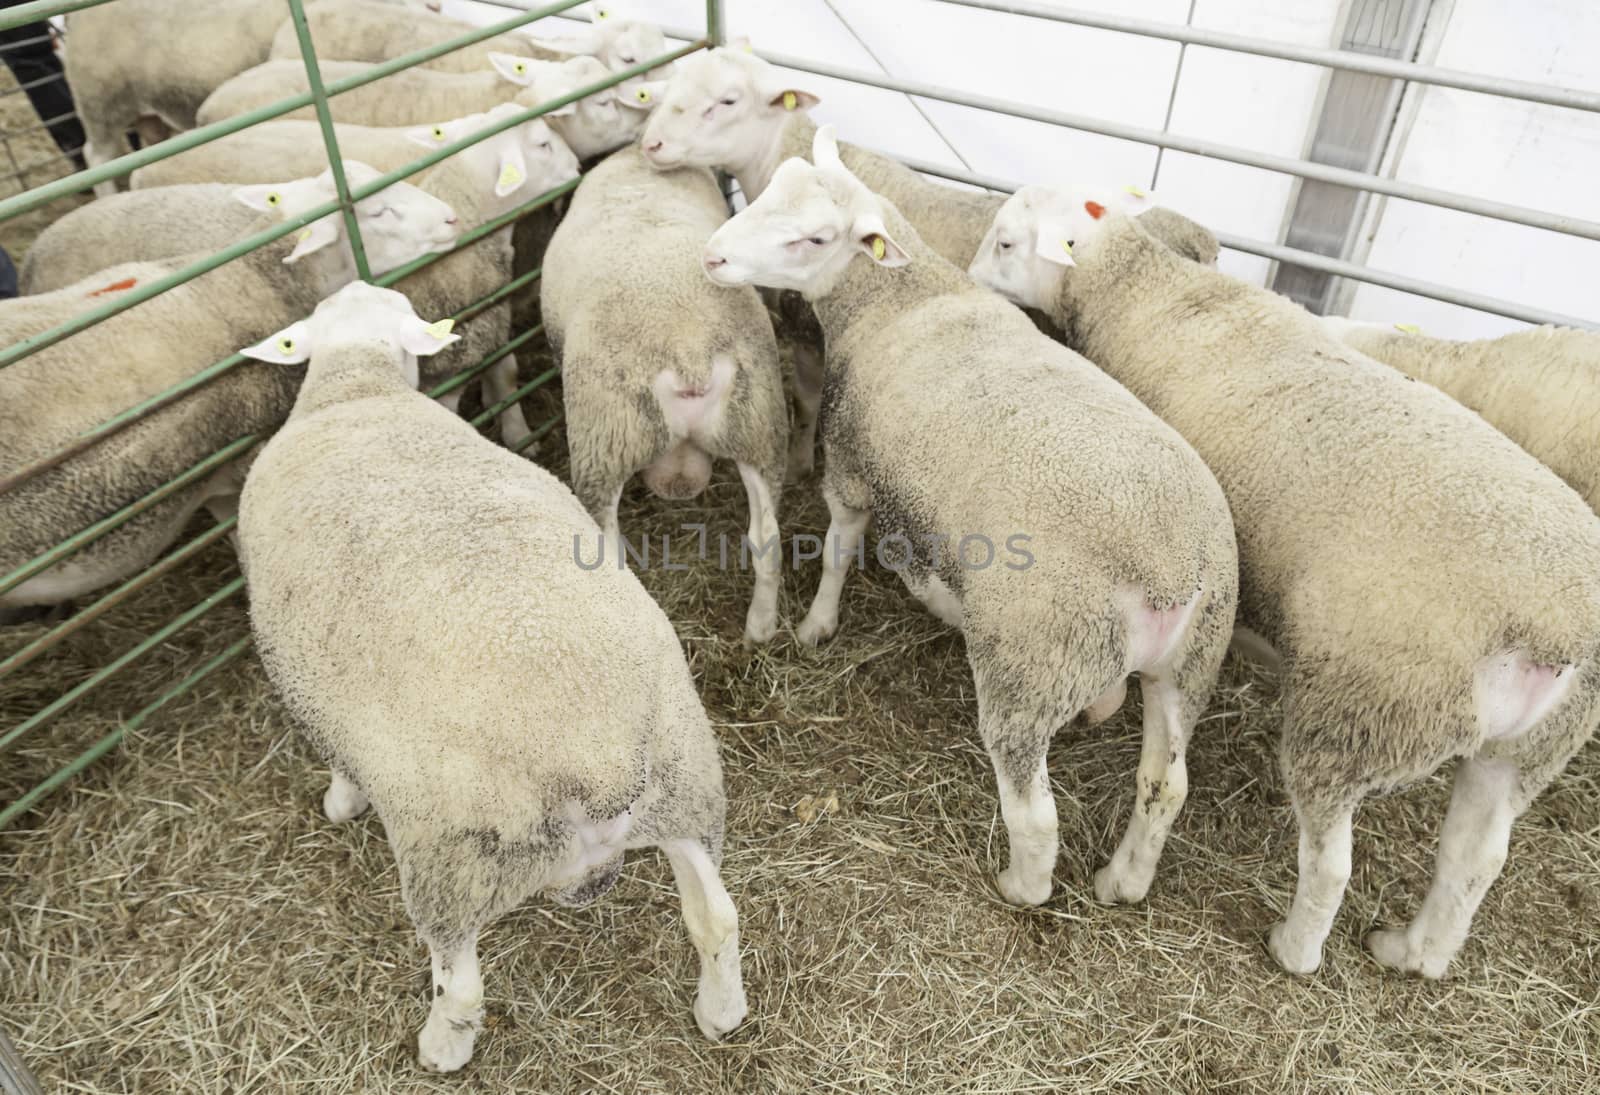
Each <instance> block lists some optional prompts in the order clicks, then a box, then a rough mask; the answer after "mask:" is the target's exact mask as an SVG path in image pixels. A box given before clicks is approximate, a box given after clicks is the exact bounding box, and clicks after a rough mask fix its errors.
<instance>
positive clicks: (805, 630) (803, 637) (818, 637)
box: [794, 613, 839, 646]
mask: <svg viewBox="0 0 1600 1095" xmlns="http://www.w3.org/2000/svg"><path fill="white" fill-rule="evenodd" d="M837 630H839V621H838V620H819V619H817V617H815V616H813V615H811V614H810V613H807V614H806V618H805V619H803V620H801V621H800V626H799V627H797V628H795V630H794V637H795V638H797V639H799V640H800V642H801V643H803V644H804V645H806V646H816V645H817V644H818V643H820V642H822V641H823V640H824V639H831V638H832V637H833V633H834V632H835V631H837Z"/></svg>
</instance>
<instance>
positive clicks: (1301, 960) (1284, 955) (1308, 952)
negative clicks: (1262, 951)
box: [1267, 921, 1322, 977]
mask: <svg viewBox="0 0 1600 1095" xmlns="http://www.w3.org/2000/svg"><path fill="white" fill-rule="evenodd" d="M1288 928H1289V925H1288V924H1286V923H1284V922H1283V921H1279V922H1278V923H1276V924H1274V925H1272V930H1271V931H1270V932H1268V933H1267V953H1268V954H1270V955H1272V960H1273V961H1274V962H1276V963H1278V965H1279V967H1280V968H1282V970H1283V972H1285V973H1292V974H1295V975H1296V976H1300V977H1303V976H1305V975H1307V974H1312V973H1316V972H1317V970H1318V969H1319V968H1321V966H1322V948H1321V947H1320V946H1312V947H1306V946H1303V945H1300V944H1297V943H1295V942H1294V941H1292V940H1291V939H1289V933H1288Z"/></svg>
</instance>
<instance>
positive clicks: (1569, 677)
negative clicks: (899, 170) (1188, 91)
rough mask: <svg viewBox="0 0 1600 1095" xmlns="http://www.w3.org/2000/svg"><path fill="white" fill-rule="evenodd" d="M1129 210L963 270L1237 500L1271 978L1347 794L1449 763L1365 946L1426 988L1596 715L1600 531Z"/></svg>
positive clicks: (1319, 882) (1041, 229)
mask: <svg viewBox="0 0 1600 1095" xmlns="http://www.w3.org/2000/svg"><path fill="white" fill-rule="evenodd" d="M1138 202H1139V199H1138V198H1136V197H1134V196H1130V195H1127V194H1121V193H1117V192H1114V191H1112V192H1103V193H1096V192H1094V191H1092V190H1083V189H1078V188H1071V189H1045V188H1042V187H1029V188H1025V189H1023V190H1021V191H1019V192H1018V193H1017V194H1016V195H1015V196H1014V197H1013V198H1012V199H1011V201H1009V202H1007V203H1006V206H1005V208H1004V209H1002V210H1001V212H1000V215H999V216H998V217H997V218H996V221H995V231H994V232H993V233H992V234H991V235H990V237H989V241H988V242H989V246H988V247H987V248H986V249H985V250H982V251H980V253H979V255H978V258H977V259H976V260H975V261H974V263H973V272H974V273H975V274H976V275H977V277H978V278H979V279H980V280H982V281H984V282H987V283H988V284H990V285H991V286H993V287H994V288H996V289H997V290H999V291H1000V292H1002V293H1005V294H1007V295H1008V296H1010V297H1011V298H1012V299H1014V300H1017V301H1019V302H1020V303H1024V304H1029V305H1032V306H1035V307H1041V308H1045V309H1047V310H1048V311H1049V312H1050V314H1051V315H1052V316H1054V317H1055V318H1056V319H1057V321H1059V322H1060V323H1061V324H1062V326H1063V328H1064V329H1065V330H1066V332H1067V333H1068V336H1069V338H1070V339H1071V341H1072V343H1073V344H1074V345H1075V346H1076V347H1077V348H1078V349H1079V350H1081V351H1082V352H1083V353H1084V354H1086V355H1088V357H1089V358H1090V359H1091V360H1093V361H1095V362H1096V363H1097V364H1099V365H1100V367H1101V368H1103V369H1105V370H1106V371H1107V372H1109V373H1110V374H1111V375H1112V376H1113V377H1115V378H1117V379H1118V380H1120V381H1122V382H1123V383H1124V384H1127V385H1128V386H1129V388H1130V389H1131V390H1132V391H1133V393H1134V394H1135V395H1137V396H1139V397H1140V398H1141V399H1142V400H1144V402H1145V403H1146V404H1147V405H1148V406H1149V407H1150V409H1151V410H1153V411H1155V413H1156V414H1159V415H1161V416H1162V417H1163V418H1165V419H1167V421H1169V422H1170V423H1172V425H1173V426H1174V427H1175V428H1176V429H1177V430H1178V432H1179V433H1181V434H1183V435H1184V436H1185V437H1186V438H1188V440H1189V441H1190V443H1191V444H1193V445H1194V446H1195V448H1196V449H1198V450H1199V452H1200V455H1201V456H1202V457H1204V458H1205V460H1206V462H1207V463H1208V464H1210V466H1211V469H1212V471H1214V472H1215V473H1216V476H1217V478H1218V480H1219V481H1220V482H1221V483H1222V487H1223V490H1224V491H1225V492H1226V493H1227V496H1228V499H1229V501H1230V503H1231V504H1232V506H1233V512H1234V519H1235V524H1236V526H1237V529H1238V533H1239V563H1240V578H1241V584H1242V588H1243V595H1242V597H1241V602H1240V617H1241V621H1240V622H1241V623H1243V624H1245V625H1246V626H1248V627H1250V628H1251V629H1253V630H1254V631H1255V632H1257V633H1259V634H1260V635H1261V636H1262V637H1263V638H1264V639H1265V640H1266V641H1267V642H1268V643H1270V644H1272V646H1273V648H1274V649H1276V650H1277V651H1278V652H1280V653H1281V654H1282V656H1283V661H1284V668H1283V675H1282V682H1283V708H1284V721H1283V736H1282V741H1281V745H1280V762H1281V767H1282V772H1283V778H1284V782H1285V785H1286V788H1287V790H1288V793H1289V797H1290V799H1291V801H1292V803H1293V805H1294V811H1295V817H1296V819H1297V820H1298V822H1299V829H1300V844H1299V867H1300V875H1299V882H1298V886H1297V890H1296V893H1295V897H1294V902H1293V905H1292V906H1291V908H1290V909H1289V913H1288V917H1287V918H1286V919H1285V920H1284V921H1282V922H1280V923H1279V924H1277V925H1275V926H1274V927H1273V929H1272V931H1271V933H1270V935H1269V937H1268V944H1269V949H1270V951H1271V954H1272V957H1273V958H1274V959H1275V960H1276V961H1277V963H1278V964H1279V965H1280V966H1282V967H1283V968H1284V969H1285V970H1288V971H1290V972H1292V973H1299V974H1306V973H1311V972H1313V971H1314V970H1316V969H1317V968H1318V966H1319V965H1320V963H1321V961H1322V946H1323V942H1324V940H1325V939H1326V937H1327V934H1328V931H1329V928H1330V927H1331V925H1332V923H1333V918H1334V916H1335V914H1336V913H1337V911H1338V908H1339V905H1340V903H1341V902H1342V900H1343V896H1344V889H1345V885H1346V883H1347V882H1348V880H1349V875H1350V855H1351V815H1352V813H1353V811H1354V809H1355V807H1356V806H1357V804H1358V803H1359V801H1360V800H1361V799H1362V798H1363V797H1364V796H1365V795H1366V794H1368V793H1371V792H1375V791H1390V790H1394V789H1397V788H1400V787H1403V786H1405V785H1407V784H1410V783H1412V782H1414V781H1416V780H1418V779H1420V778H1423V777H1425V776H1427V775H1429V774H1430V773H1432V772H1433V771H1435V770H1436V769H1438V768H1439V767H1440V766H1441V765H1443V764H1444V763H1445V762H1446V761H1448V760H1450V759H1452V758H1460V762H1459V764H1458V765H1457V768H1456V774H1455V784H1454V789H1453V792H1452V796H1451V801H1450V807H1449V810H1448V811H1447V812H1446V814H1445V818H1444V824H1443V830H1442V833H1441V836H1440V844H1439V855H1438V861H1437V865H1436V870H1435V875H1434V880H1433V886H1432V889H1431V890H1430V891H1429V893H1428V896H1427V898H1426V899H1425V900H1424V901H1423V904H1422V907H1421V909H1420V910H1419V911H1418V913H1417V915H1416V917H1415V918H1414V919H1413V920H1412V921H1411V923H1410V924H1409V926H1407V927H1406V928H1404V929H1398V930H1396V929H1390V930H1383V931H1377V932H1374V933H1372V934H1370V935H1369V936H1368V937H1367V939H1366V947H1367V950H1368V951H1369V952H1370V953H1371V954H1372V956H1373V957H1374V958H1375V959H1376V960H1377V961H1378V962H1379V963H1381V964H1382V965H1384V966H1387V967H1390V968H1393V969H1397V970H1404V971H1409V972H1416V973H1420V974H1422V975H1423V976H1425V977H1430V978H1438V977H1442V976H1444V974H1445V972H1446V970H1447V968H1448V966H1449V964H1450V962H1451V960H1452V958H1453V957H1454V956H1455V954H1456V953H1457V951H1459V949H1460V948H1461V946H1462V944H1463V943H1464V942H1465V940H1466V938H1467V934H1468V931H1469V929H1470V926H1471V921H1472V916H1473V913H1474V912H1475V911H1476V910H1477V907H1478V904H1479V902H1480V901H1481V900H1482V898H1483V896H1484V893H1485V891H1486V890H1487V889H1488V888H1489V886H1490V884H1491V883H1493V881H1494V879H1495V878H1496V877H1497V876H1498V875H1499V873H1500V870H1501V867H1502V866H1503V865H1504V862H1505V857H1506V845H1507V840H1508V838H1509V835H1510V832H1511V824H1512V821H1513V819H1514V818H1515V817H1516V816H1517V815H1518V814H1519V813H1521V812H1522V810H1523V809H1524V808H1526V806H1527V805H1528V803H1529V802H1531V801H1532V799H1533V798H1534V796H1536V795H1537V794H1538V793H1539V791H1540V790H1542V789H1543V788H1544V787H1545V785H1546V784H1548V783H1549V782H1550V781H1551V780H1552V779H1553V778H1554V777H1555V776H1556V775H1557V774H1558V773H1559V772H1560V771H1561V769H1562V767H1563V766H1564V765H1565V764H1566V762H1567V760H1568V759H1569V758H1570V757H1571V756H1572V755H1573V753H1574V752H1576V751H1577V749H1578V748H1579V747H1580V746H1581V745H1582V743H1583V742H1584V741H1585V740H1586V739H1587V738H1588V737H1589V736H1590V734H1591V733H1592V732H1593V730H1594V726H1595V723H1596V721H1597V720H1600V663H1597V661H1596V658H1595V654H1596V650H1597V646H1600V522H1597V521H1596V520H1595V515H1594V513H1593V512H1592V511H1591V510H1590V509H1589V507H1588V506H1587V505H1585V504H1584V502H1583V499H1582V498H1580V497H1579V496H1578V495H1577V493H1576V492H1574V491H1573V490H1572V489H1571V488H1570V487H1568V486H1567V485H1566V484H1565V483H1563V482H1561V480H1560V479H1558V478H1557V477H1556V476H1555V475H1554V474H1552V473H1551V472H1550V471H1549V470H1548V469H1546V468H1544V467H1543V466H1542V465H1540V464H1539V462H1538V461H1536V460H1534V459H1533V458H1532V457H1530V456H1529V455H1528V454H1527V453H1525V452H1523V451H1522V450H1521V449H1519V448H1517V446H1516V445H1514V444H1513V443H1512V442H1511V441H1510V440H1508V439H1507V438H1506V437H1505V436H1503V435H1502V434H1500V433H1499V432H1498V431H1497V430H1495V429H1494V428H1493V427H1491V426H1490V425H1489V424H1488V423H1486V422H1484V421H1483V419H1481V418H1479V417H1478V416H1477V415H1476V414H1473V413H1472V412H1471V411H1469V410H1467V409H1466V408H1464V407H1462V406H1461V405H1460V404H1458V403H1456V402H1455V401H1454V400H1452V399H1450V398H1449V397H1448V396H1446V395H1444V394H1443V393H1442V392H1440V391H1438V390H1437V389H1435V388H1432V387H1429V386H1428V385H1426V384H1418V383H1416V382H1415V381H1412V380H1410V379H1408V378H1406V377H1404V376H1402V375H1401V374H1400V373H1398V372H1396V371H1395V370H1393V369H1390V368H1388V367H1387V366H1384V365H1381V364H1379V363H1378V362H1375V361H1373V360H1372V359H1371V358H1368V357H1366V356H1364V355H1362V354H1360V353H1357V352H1356V351H1354V350H1352V349H1351V348H1350V347H1348V346H1345V345H1343V344H1342V343H1340V342H1338V341H1337V340H1335V339H1334V338H1333V337H1331V336H1330V335H1329V334H1328V333H1327V331H1326V330H1325V329H1324V328H1323V327H1322V325H1321V324H1320V323H1319V322H1318V321H1317V320H1316V319H1314V318H1313V317H1311V316H1310V315H1308V314H1307V313H1306V312H1305V310H1304V309H1302V308H1300V307H1299V306H1297V305H1295V304H1294V303H1292V302H1290V301H1288V300H1286V299H1284V298H1283V297H1280V296H1278V295H1276V294H1274V293H1271V292H1269V291H1267V290H1265V289H1260V288H1257V287H1254V286H1251V285H1247V284H1246V283H1244V282H1242V281H1238V280H1236V279H1234V278H1230V277H1227V276H1225V275H1223V274H1220V273H1218V272H1216V271H1214V270H1207V269H1205V268H1203V267H1200V266H1197V265H1194V264H1192V263H1186V262H1182V261H1179V260H1178V259H1177V258H1176V257H1175V256H1174V255H1172V254H1171V253H1170V252H1169V251H1167V250H1166V249H1165V248H1163V247H1161V246H1159V245H1158V244H1157V243H1156V242H1155V241H1154V240H1153V239H1152V238H1151V236H1150V235H1149V234H1148V233H1147V232H1145V231H1144V230H1143V229H1142V228H1141V227H1140V223H1139V220H1136V219H1134V218H1133V217H1130V216H1128V215H1127V214H1128V213H1129V212H1133V211H1135V210H1136V208H1137V205H1138ZM1153 332H1159V337H1157V336H1156V335H1155V334H1153Z"/></svg>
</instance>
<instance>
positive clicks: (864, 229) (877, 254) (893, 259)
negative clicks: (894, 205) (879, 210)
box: [850, 213, 911, 269]
mask: <svg viewBox="0 0 1600 1095" xmlns="http://www.w3.org/2000/svg"><path fill="white" fill-rule="evenodd" d="M850 232H851V234H852V235H853V236H855V240H856V246H857V247H859V248H860V249H861V252H862V254H864V255H866V256H867V257H868V258H870V259H871V260H872V261H873V262H875V263H877V264H878V265H879V266H887V267H889V268H890V269H895V268H897V267H901V266H905V265H907V264H909V263H910V262H911V256H910V255H908V254H906V253H905V250H904V248H902V247H901V246H900V245H899V244H898V243H896V242H894V240H893V239H891V238H890V236H889V230H888V229H887V228H885V227H884V226H883V218H882V217H880V216H878V215H877V214H876V213H866V214H863V215H862V216H859V217H857V218H856V223H855V224H854V225H852V226H851V228H850Z"/></svg>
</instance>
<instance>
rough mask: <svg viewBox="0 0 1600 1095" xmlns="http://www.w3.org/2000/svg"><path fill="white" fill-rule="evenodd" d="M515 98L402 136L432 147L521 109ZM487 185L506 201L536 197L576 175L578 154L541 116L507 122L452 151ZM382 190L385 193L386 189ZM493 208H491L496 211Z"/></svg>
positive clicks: (473, 175)
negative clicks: (487, 135) (506, 125)
mask: <svg viewBox="0 0 1600 1095" xmlns="http://www.w3.org/2000/svg"><path fill="white" fill-rule="evenodd" d="M522 110H523V107H521V106H518V105H517V104H516V103H502V104H500V105H499V106H497V107H495V108H494V109H493V110H490V111H486V112H484V113H482V114H469V115H467V116H466V117H463V118H456V119H454V120H452V121H448V122H439V123H438V124H436V125H429V126H417V127H416V128H414V129H409V130H407V131H406V136H407V137H408V138H410V139H411V140H412V141H413V142H415V143H416V144H419V145H422V146H423V147H424V148H437V147H439V146H441V145H446V144H450V143H451V142H453V141H458V140H461V139H462V138H463V137H468V136H471V135H472V134H473V133H476V132H478V131H479V130H481V129H486V128H487V127H489V126H491V125H493V124H495V123H496V122H500V121H503V120H505V119H506V118H508V117H510V116H512V115H514V114H518V113H521V111H522ZM456 156H457V157H459V158H460V159H461V161H462V162H463V163H464V164H465V165H466V166H467V168H468V170H469V172H470V173H471V175H472V177H473V178H474V179H481V180H482V181H483V185H484V188H485V189H486V190H488V189H492V190H493V193H494V196H495V197H496V198H500V199H506V200H507V202H508V204H509V203H510V201H512V200H515V201H522V200H527V199H531V198H533V197H536V196H537V195H539V194H542V193H544V192H545V191H546V190H549V189H550V188H552V187H555V186H560V185H561V184H562V183H564V182H567V181H568V180H571V179H575V178H577V177H578V158H577V156H575V155H574V154H573V151H572V149H571V148H569V147H568V146H567V143H566V142H565V141H563V140H562V139H561V137H560V136H559V135H558V134H557V133H556V132H555V131H554V129H552V128H551V126H550V124H549V123H547V122H546V121H545V120H544V119H543V118H535V119H533V120H532V121H529V122H524V123H523V124H521V125H519V126H512V127H511V128H510V129H507V130H505V131H503V132H501V133H497V134H495V135H494V136H493V137H490V138H488V139H487V140H483V141H479V142H478V143H477V144H475V145H471V146H469V147H467V148H464V149H462V150H461V151H460V152H458V153H456ZM383 193H385V194H387V193H388V191H387V190H385V191H384V192H383ZM497 213H498V211H497V210H496V211H491V213H490V215H491V216H493V215H496V214H497Z"/></svg>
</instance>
